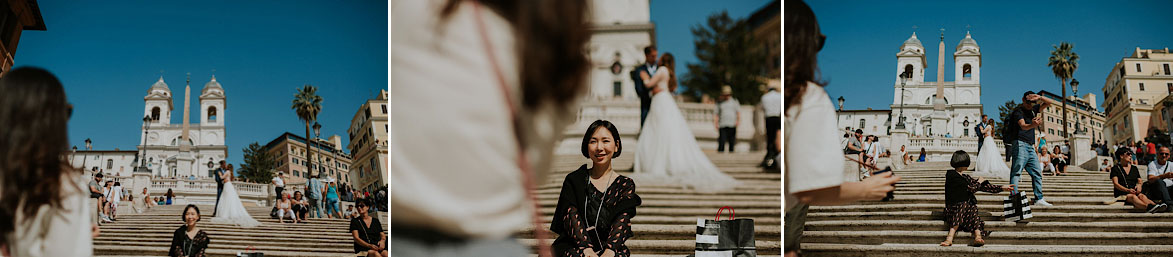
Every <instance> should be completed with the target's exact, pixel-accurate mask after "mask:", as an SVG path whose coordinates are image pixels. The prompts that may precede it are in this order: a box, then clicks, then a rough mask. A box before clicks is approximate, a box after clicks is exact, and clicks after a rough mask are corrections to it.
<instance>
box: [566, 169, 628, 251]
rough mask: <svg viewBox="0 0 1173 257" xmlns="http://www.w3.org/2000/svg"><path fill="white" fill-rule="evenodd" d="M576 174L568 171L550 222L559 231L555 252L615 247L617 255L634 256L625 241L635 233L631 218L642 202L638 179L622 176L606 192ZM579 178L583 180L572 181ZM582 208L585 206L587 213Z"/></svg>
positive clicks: (584, 177) (612, 248) (598, 249)
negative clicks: (636, 184)
mask: <svg viewBox="0 0 1173 257" xmlns="http://www.w3.org/2000/svg"><path fill="white" fill-rule="evenodd" d="M574 175H575V174H574V173H572V174H571V175H568V176H567V180H568V181H567V183H564V184H563V194H562V195H561V196H560V197H559V206H558V210H557V211H556V212H555V217H554V220H553V223H552V224H551V230H553V231H554V232H555V233H558V239H556V240H555V241H554V245H553V246H554V247H553V248H554V250H555V251H554V253H555V255H557V256H567V257H579V256H586V255H585V253H584V252H585V251H586V250H587V249H590V250H592V251H596V252H598V251H603V250H612V251H614V252H615V256H622V257H626V256H631V250H630V249H628V248H627V245H625V243H626V242H627V239H629V238H631V237H632V236H633V235H634V234H633V233H632V231H631V218H632V217H635V207H636V206H638V205H639V204H640V203H641V200H640V199H639V196H638V195H636V193H635V181H633V180H632V179H631V178H628V177H625V176H619V177H617V178H616V179H615V180H614V181H613V182H612V183H611V185H610V186H609V187H607V191H606V192H600V191H599V190H598V189H597V188H595V187H594V186H593V185H591V184H590V183H589V182H588V181H587V179H586V178H587V177H586V176H574ZM579 179H581V180H582V181H581V183H569V182H570V181H571V180H579ZM576 182H577V181H576ZM568 190H569V191H571V192H568ZM574 191H577V192H574ZM584 201H585V204H584ZM600 203H601V204H600ZM583 206H585V207H583ZM583 209H586V211H585V215H584V211H583Z"/></svg>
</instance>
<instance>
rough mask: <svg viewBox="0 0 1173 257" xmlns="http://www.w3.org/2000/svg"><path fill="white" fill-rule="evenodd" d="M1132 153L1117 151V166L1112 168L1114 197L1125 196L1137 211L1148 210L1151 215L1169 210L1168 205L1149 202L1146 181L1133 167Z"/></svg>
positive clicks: (1126, 200)
mask: <svg viewBox="0 0 1173 257" xmlns="http://www.w3.org/2000/svg"><path fill="white" fill-rule="evenodd" d="M1132 162H1133V160H1132V152H1129V151H1128V150H1127V149H1120V150H1116V163H1117V164H1116V166H1114V167H1112V171H1111V174H1110V175H1108V176H1109V178H1111V179H1112V188H1113V190H1112V196H1114V197H1120V196H1125V198H1124V202H1127V203H1129V204H1132V206H1134V207H1136V209H1137V210H1145V209H1146V208H1147V209H1148V212H1149V213H1155V212H1162V211H1166V210H1168V205H1166V204H1164V203H1162V204H1156V203H1154V202H1153V201H1152V200H1149V198H1148V196H1145V194H1143V193H1141V192H1143V190H1142V189H1143V185H1144V181H1145V179H1143V178H1141V176H1140V171H1139V170H1137V169H1136V166H1133V165H1132Z"/></svg>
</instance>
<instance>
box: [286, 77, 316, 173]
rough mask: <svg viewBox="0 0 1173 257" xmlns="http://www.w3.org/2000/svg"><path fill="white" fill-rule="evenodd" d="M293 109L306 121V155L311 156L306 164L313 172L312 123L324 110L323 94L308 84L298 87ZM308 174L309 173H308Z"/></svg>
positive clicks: (298, 116) (308, 169) (307, 170)
mask: <svg viewBox="0 0 1173 257" xmlns="http://www.w3.org/2000/svg"><path fill="white" fill-rule="evenodd" d="M292 108H293V111H294V112H296V113H297V118H298V119H300V120H302V121H304V122H305V142H306V145H305V146H306V149H305V150H306V155H307V156H308V157H309V158H307V159H309V161H310V162H309V164H306V172H308V173H309V174H313V172H311V171H310V170H312V169H313V167H314V158H313V156H309V155H311V154H312V153H313V151H311V150H310V149H311V146H310V123H314V121H317V120H318V113H320V112H322V96H319V95H318V88H317V87H315V86H313V85H310V84H306V85H305V86H303V87H302V88H299V89H297V94H296V95H293V107H292ZM307 176H308V175H307Z"/></svg>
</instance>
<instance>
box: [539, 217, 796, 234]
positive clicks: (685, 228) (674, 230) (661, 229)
mask: <svg viewBox="0 0 1173 257" xmlns="http://www.w3.org/2000/svg"><path fill="white" fill-rule="evenodd" d="M637 217H638V216H637ZM696 228H697V227H696V220H693V222H692V224H681V225H646V224H638V223H636V224H632V225H631V232H632V233H634V234H635V237H633V238H638V239H641V240H665V239H672V240H696ZM532 233H533V227H529V228H526V229H524V230H522V231H521V232H520V233H519V234H517V235H518V237H519V238H534V236H533V234H532ZM547 235H549V236H550V237H549V239H550V240H554V238H555V237H556V236H557V235H555V234H553V233H549V234H547ZM781 236H782V227H781V226H778V225H776V224H775V225H770V224H758V223H756V222H755V223H754V238H755V239H756V238H767V237H768V238H779V237H781Z"/></svg>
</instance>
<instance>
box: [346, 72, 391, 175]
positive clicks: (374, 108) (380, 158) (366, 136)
mask: <svg viewBox="0 0 1173 257" xmlns="http://www.w3.org/2000/svg"><path fill="white" fill-rule="evenodd" d="M387 99H388V98H387V90H381V92H379V97H377V98H375V99H371V100H367V102H366V103H363V104H362V105H361V106H359V108H358V111H357V112H355V113H354V118H353V119H351V120H350V145H349V146H347V147H348V148H350V153H351V154H353V156H354V167H352V168H351V169H350V170H351V175H350V176H351V181H353V183H352V185H354V189H357V190H360V191H369V192H373V191H375V190H376V189H378V188H380V187H383V186H386V185H387V183H388V180H387V172H388V170H387V135H388V133H390V128H389V127H388V126H387V117H388V115H387V104H388V102H387V101H388V100H387ZM380 128H382V129H380Z"/></svg>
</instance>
